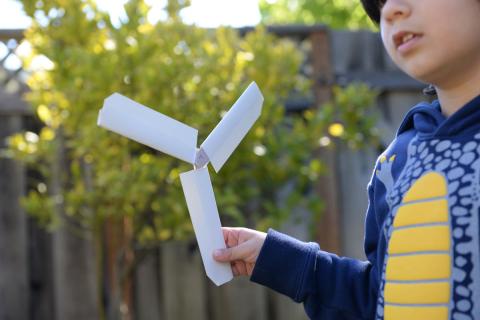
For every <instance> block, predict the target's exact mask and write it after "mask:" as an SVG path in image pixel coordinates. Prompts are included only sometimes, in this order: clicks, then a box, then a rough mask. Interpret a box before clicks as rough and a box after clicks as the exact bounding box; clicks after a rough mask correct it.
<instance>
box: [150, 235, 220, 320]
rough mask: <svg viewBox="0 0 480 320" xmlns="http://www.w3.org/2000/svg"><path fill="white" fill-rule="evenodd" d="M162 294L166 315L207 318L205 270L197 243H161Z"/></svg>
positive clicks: (178, 317)
mask: <svg viewBox="0 0 480 320" xmlns="http://www.w3.org/2000/svg"><path fill="white" fill-rule="evenodd" d="M160 254H161V258H160V261H161V267H160V270H159V272H160V274H161V279H162V280H161V282H162V288H161V290H162V291H161V292H162V293H161V295H162V298H163V303H164V306H165V319H166V320H176V319H191V318H192V316H193V315H194V317H195V319H198V320H207V319H211V318H209V317H208V309H207V307H208V305H207V296H206V282H207V281H210V280H207V279H206V274H205V271H204V269H203V265H202V260H201V257H200V253H199V251H198V249H197V248H196V247H193V246H191V245H189V244H187V243H182V242H169V243H165V244H163V245H161V247H160Z"/></svg>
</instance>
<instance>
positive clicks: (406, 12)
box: [380, 0, 480, 86]
mask: <svg viewBox="0 0 480 320" xmlns="http://www.w3.org/2000/svg"><path fill="white" fill-rule="evenodd" d="M380 29H381V34H382V40H383V43H384V45H385V48H386V50H387V52H388V53H389V55H390V57H391V58H392V59H393V61H394V62H395V63H396V64H397V65H398V66H399V67H400V68H401V69H402V70H404V71H405V72H406V73H408V74H409V75H410V76H412V77H414V78H416V79H418V80H420V81H423V82H426V83H432V84H434V85H436V86H448V85H453V83H452V81H456V80H460V78H462V76H466V75H467V74H468V73H472V72H477V74H478V73H479V72H480V1H479V0H421V1H420V0H386V1H385V4H384V5H383V7H382V10H381V22H380Z"/></svg>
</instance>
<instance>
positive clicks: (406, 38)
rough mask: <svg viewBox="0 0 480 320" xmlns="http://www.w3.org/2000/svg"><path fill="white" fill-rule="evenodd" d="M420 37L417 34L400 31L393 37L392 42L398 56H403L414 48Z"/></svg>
mask: <svg viewBox="0 0 480 320" xmlns="http://www.w3.org/2000/svg"><path fill="white" fill-rule="evenodd" d="M421 37H422V35H421V34H418V33H414V32H408V31H402V32H398V33H396V34H395V35H394V36H393V42H394V44H395V47H396V48H397V51H398V52H399V53H400V54H405V53H407V52H408V51H410V50H411V49H412V48H414V47H415V45H416V44H417V43H418V41H419V40H420V38H421Z"/></svg>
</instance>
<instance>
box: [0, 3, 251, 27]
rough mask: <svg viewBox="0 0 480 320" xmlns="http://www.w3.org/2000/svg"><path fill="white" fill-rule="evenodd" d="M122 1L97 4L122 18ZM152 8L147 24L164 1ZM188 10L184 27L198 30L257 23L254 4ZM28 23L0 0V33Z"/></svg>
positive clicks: (212, 5)
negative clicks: (200, 28) (198, 28)
mask: <svg viewBox="0 0 480 320" xmlns="http://www.w3.org/2000/svg"><path fill="white" fill-rule="evenodd" d="M124 2H125V0H98V1H97V4H98V6H99V7H100V8H102V9H103V10H106V11H109V12H110V14H111V15H112V17H113V19H118V17H121V15H122V11H123V9H122V3H124ZM146 2H147V3H149V4H150V5H151V6H152V7H153V8H152V10H151V12H150V14H149V16H148V19H149V20H150V21H151V22H155V21H156V20H158V19H161V18H162V15H163V11H162V8H163V6H164V4H165V2H166V0H146ZM191 2H192V5H191V7H190V8H187V9H185V10H184V14H183V18H184V20H185V22H187V23H195V24H196V25H198V26H201V27H217V26H220V25H228V26H233V27H241V26H251V25H255V24H257V23H258V22H259V21H260V12H259V11H258V4H257V3H258V0H192V1H191ZM29 23H30V19H29V18H28V17H27V16H25V13H24V12H23V10H22V6H21V4H20V3H19V2H18V1H15V0H0V29H21V28H26V27H28V25H29Z"/></svg>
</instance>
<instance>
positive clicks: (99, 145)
mask: <svg viewBox="0 0 480 320" xmlns="http://www.w3.org/2000/svg"><path fill="white" fill-rule="evenodd" d="M23 4H24V7H25V10H26V12H27V14H28V15H29V16H30V17H32V18H37V19H33V24H32V26H31V28H30V29H29V30H27V32H26V41H28V42H29V43H30V45H31V47H32V52H31V56H30V57H27V58H26V59H25V65H26V67H27V69H28V66H29V64H30V62H31V61H32V59H33V57H35V56H38V55H42V56H44V57H46V58H48V59H49V60H50V62H51V63H50V66H49V67H48V68H46V69H43V70H34V71H33V72H32V74H31V76H30V77H29V79H28V84H29V87H30V89H31V91H30V93H29V94H28V96H27V98H28V100H29V101H30V103H31V105H32V107H33V108H34V110H35V112H36V115H37V117H38V119H39V120H40V121H41V122H42V124H43V127H42V129H41V130H40V131H39V132H36V133H34V132H26V133H23V134H18V135H15V136H13V137H11V139H10V146H11V149H12V150H13V151H14V152H15V154H16V156H17V158H18V159H21V160H23V161H24V162H26V163H27V164H28V165H29V166H31V167H32V168H34V169H35V170H37V172H38V173H39V176H40V178H39V180H38V181H36V182H35V184H34V185H35V189H34V190H31V191H30V193H29V194H28V195H27V196H26V197H25V198H24V199H23V204H24V206H25V208H26V209H27V211H28V212H29V213H30V214H31V215H33V216H34V217H36V218H37V220H38V221H39V222H40V223H42V224H43V225H44V226H46V227H50V228H54V227H57V226H58V225H61V224H65V223H66V222H73V223H71V224H70V225H71V226H74V227H75V228H76V229H78V230H89V232H91V234H92V237H93V239H94V241H95V243H96V244H97V251H96V252H97V257H98V258H99V259H100V260H99V264H102V263H106V264H107V268H106V269H107V270H109V271H110V272H112V273H114V274H115V275H116V276H115V277H114V278H113V280H112V281H113V282H121V285H120V288H124V287H125V286H127V287H128V274H129V272H130V271H131V268H132V266H133V264H134V262H135V249H134V248H138V247H141V246H146V245H155V244H157V243H158V242H159V241H165V240H170V239H184V238H188V237H191V236H192V226H191V223H190V219H189V215H188V213H187V208H186V205H185V202H184V196H183V193H182V189H181V186H180V181H179V173H180V172H183V171H187V170H190V169H191V168H190V167H189V166H188V165H186V164H185V163H182V162H180V161H178V160H176V159H174V158H172V157H170V156H164V155H163V154H160V153H158V152H156V151H154V150H152V149H149V148H147V147H145V146H142V145H140V144H138V143H135V142H132V141H129V140H127V139H125V138H123V137H120V136H118V135H115V134H112V133H110V132H108V131H106V130H103V129H101V128H99V127H97V125H96V118H97V114H98V110H99V109H100V107H101V106H102V103H103V99H104V98H105V97H107V96H108V95H110V94H111V93H112V92H115V91H117V92H120V93H122V94H124V95H126V96H128V97H130V98H132V99H134V100H136V101H139V102H141V103H143V104H145V105H147V106H150V107H152V108H154V109H156V110H159V111H161V112H162V113H164V114H166V115H169V116H171V117H173V118H175V119H178V120H180V121H182V122H185V123H188V124H190V125H191V126H193V127H195V128H197V129H199V133H200V135H202V134H205V133H208V132H210V131H211V130H212V129H213V127H214V126H215V125H216V123H218V121H219V120H220V118H221V116H222V114H223V113H224V112H225V111H226V110H227V109H228V108H229V107H230V106H231V104H232V103H233V102H234V101H235V99H236V98H237V97H238V96H239V94H240V93H241V92H242V91H243V90H244V89H245V88H246V86H247V85H248V83H249V82H250V81H252V80H255V81H256V82H257V83H258V85H259V86H260V88H261V89H262V92H263V94H264V96H265V103H264V108H263V113H262V116H261V118H260V119H259V120H258V122H257V123H256V125H255V126H254V128H253V129H252V131H251V132H250V133H249V134H248V136H247V137H246V139H245V140H244V141H243V142H242V143H241V145H240V146H239V147H238V149H237V150H236V152H235V154H234V156H233V157H232V158H231V159H229V162H228V164H226V165H225V167H224V168H223V169H222V172H221V174H219V175H215V176H213V177H212V179H213V180H214V183H213V185H214V188H215V195H216V198H217V203H218V207H219V208H220V211H221V215H222V218H223V221H224V222H225V221H227V223H229V222H228V221H230V223H232V221H235V223H236V224H241V225H248V226H257V227H259V228H265V227H266V226H275V225H278V223H280V221H282V219H284V218H285V217H287V216H288V214H289V212H290V209H291V208H292V207H294V206H296V205H299V204H300V205H304V206H307V207H309V208H311V209H312V210H313V211H316V212H320V210H318V208H319V205H320V200H319V199H318V198H317V197H316V196H315V195H314V194H311V193H308V192H306V190H307V189H308V186H309V185H310V184H311V183H312V182H314V181H315V180H316V179H317V178H318V175H319V174H320V173H321V171H322V170H323V169H324V168H323V167H322V164H321V163H320V162H319V160H317V159H315V158H313V157H312V154H313V152H314V151H315V150H316V149H317V148H318V147H319V139H320V138H321V137H326V136H329V128H331V124H332V122H333V121H334V119H336V118H335V112H334V111H333V108H323V109H318V110H311V111H308V112H306V113H305V114H304V115H303V116H297V117H286V116H285V109H284V106H283V103H284V101H285V98H286V97H287V95H288V93H289V92H290V91H292V90H293V89H295V90H297V91H299V92H305V91H306V90H307V89H308V88H309V82H308V81H307V80H306V79H304V78H302V77H301V76H299V75H298V69H299V66H300V63H301V62H302V60H303V57H302V54H301V53H300V51H299V50H297V48H296V47H295V44H294V43H293V42H290V41H287V40H281V39H276V38H275V37H273V36H272V35H271V34H268V33H267V32H266V31H265V29H264V28H262V27H259V28H257V29H256V30H255V31H253V32H251V33H249V34H247V35H246V36H245V37H243V38H242V37H240V36H239V35H238V34H237V32H236V31H235V30H233V29H230V28H219V29H216V30H205V29H201V28H198V27H195V26H192V25H186V24H184V23H183V22H182V21H181V20H180V18H179V15H178V12H179V11H180V10H181V9H182V8H183V7H184V6H185V5H187V4H188V1H169V2H168V6H167V7H166V9H167V11H168V12H169V18H168V19H167V20H165V21H160V22H158V23H156V24H151V23H150V22H148V20H147V18H146V17H147V13H148V10H149V7H148V6H147V5H146V4H145V3H144V1H142V0H131V1H130V2H128V3H127V4H126V5H125V12H126V17H125V18H124V19H123V20H122V21H121V23H120V24H119V25H114V24H112V22H111V20H110V17H109V16H108V14H106V13H105V12H102V11H100V10H98V8H97V7H96V5H95V2H94V1H92V0H83V1H80V0H24V1H23ZM352 96H355V99H352V100H351V101H352V102H351V103H350V100H348V99H349V98H346V99H347V100H346V102H345V101H344V102H341V103H346V104H347V105H348V107H347V109H348V112H343V111H342V112H341V114H340V115H339V116H340V119H343V120H344V125H345V127H348V128H355V127H356V128H358V125H359V123H360V124H361V123H363V124H364V126H363V127H361V128H362V130H363V132H364V133H365V135H364V137H367V138H368V137H369V136H370V135H371V134H372V124H371V123H368V122H365V121H364V119H365V118H364V117H359V116H357V115H359V114H361V113H363V111H364V110H365V109H366V108H368V106H370V105H371V103H372V101H373V97H374V95H373V94H372V92H370V91H369V90H368V89H367V88H366V87H359V90H354V91H352ZM338 97H342V94H341V92H339V95H338ZM349 97H350V98H351V96H349ZM344 100H345V99H344ZM340 110H342V109H340ZM352 114H353V117H352ZM342 115H343V116H342ZM345 115H346V116H345ZM342 117H343V118H342ZM352 119H353V120H352ZM351 121H356V122H355V124H352V123H351ZM335 126H336V128H337V129H338V128H339V127H340V128H343V126H342V125H340V124H339V123H336V124H335ZM352 130H353V129H352ZM330 132H332V134H333V135H335V136H341V135H342V133H341V132H339V131H338V130H336V131H335V130H334V131H332V130H330ZM346 133H347V135H346V136H347V137H348V131H346ZM204 138H205V136H200V137H199V141H200V142H201V141H203V140H204ZM324 141H325V140H324ZM352 141H353V140H352ZM292 182H293V183H294V184H295V188H294V189H293V190H292V191H291V192H290V194H289V195H288V198H287V199H286V200H287V201H284V202H283V203H282V204H280V203H279V201H278V190H279V188H281V187H282V186H284V185H285V184H287V183H292ZM105 251H106V252H105ZM72 254H75V253H72ZM102 257H107V258H105V259H106V261H103V262H102V260H101V259H102ZM102 269H103V268H102V266H99V268H98V272H101V270H102ZM125 279H127V280H125ZM111 287H115V286H114V285H111ZM111 287H110V288H107V290H108V289H111ZM117 288H118V286H117ZM118 291H119V290H118V289H117V292H118ZM122 300H123V301H127V305H128V297H122ZM100 310H101V309H100ZM107 313H108V310H107Z"/></svg>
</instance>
